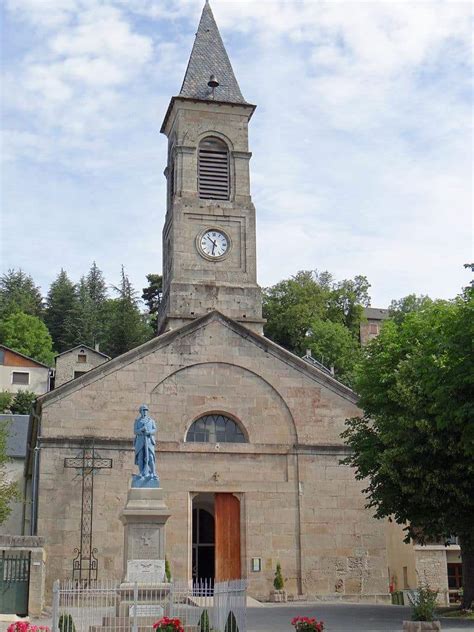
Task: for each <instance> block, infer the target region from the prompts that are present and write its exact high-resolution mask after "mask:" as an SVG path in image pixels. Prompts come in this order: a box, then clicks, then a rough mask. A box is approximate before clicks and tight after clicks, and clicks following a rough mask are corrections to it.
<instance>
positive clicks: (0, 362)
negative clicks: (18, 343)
mask: <svg viewBox="0 0 474 632" xmlns="http://www.w3.org/2000/svg"><path fill="white" fill-rule="evenodd" d="M50 374H51V369H50V368H49V366H47V365H46V364H43V363H42V362H38V361H37V360H33V358H29V357H28V356H26V355H23V354H22V353H19V352H18V351H14V350H13V349H10V348H9V347H6V346H5V345H0V391H9V392H10V393H17V392H18V391H20V390H22V391H32V392H33V393H36V394H37V395H43V393H47V392H48V390H49V380H50Z"/></svg>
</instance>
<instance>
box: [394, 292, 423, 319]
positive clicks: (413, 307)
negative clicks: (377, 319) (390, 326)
mask: <svg viewBox="0 0 474 632" xmlns="http://www.w3.org/2000/svg"><path fill="white" fill-rule="evenodd" d="M432 302H433V301H432V300H431V299H430V297H429V296H425V295H423V294H422V295H421V296H417V295H416V294H408V296H404V297H403V298H401V299H399V300H393V301H392V302H391V303H390V306H389V308H388V311H389V315H390V318H391V319H392V320H394V321H395V322H397V323H398V324H400V323H401V322H402V320H403V319H404V318H405V316H406V315H407V314H410V313H411V312H417V311H420V310H422V309H424V308H425V307H428V306H429V305H431V303H432Z"/></svg>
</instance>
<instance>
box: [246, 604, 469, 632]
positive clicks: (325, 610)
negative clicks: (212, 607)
mask: <svg viewBox="0 0 474 632" xmlns="http://www.w3.org/2000/svg"><path fill="white" fill-rule="evenodd" d="M298 615H300V616H306V617H316V619H317V620H318V621H320V620H321V619H322V620H323V621H324V623H325V632H326V631H327V632H402V621H403V620H404V619H410V608H407V607H404V606H371V605H365V604H347V603H344V604H342V603H337V604H333V603H311V604H309V603H299V604H291V605H289V604H281V605H280V604H278V605H276V604H272V605H271V606H265V607H263V608H249V609H248V610H247V624H248V632H264V631H265V632H291V631H292V630H293V628H292V627H291V625H290V621H291V619H292V618H293V617H296V616H298ZM441 621H442V624H441V625H442V630H443V632H455V631H456V630H471V631H474V621H459V620H458V621H453V620H452V619H441Z"/></svg>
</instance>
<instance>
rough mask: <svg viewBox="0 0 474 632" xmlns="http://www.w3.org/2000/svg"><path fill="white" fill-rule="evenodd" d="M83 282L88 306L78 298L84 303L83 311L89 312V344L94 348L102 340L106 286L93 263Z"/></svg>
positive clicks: (104, 326) (104, 324)
mask: <svg viewBox="0 0 474 632" xmlns="http://www.w3.org/2000/svg"><path fill="white" fill-rule="evenodd" d="M85 282H86V286H87V291H88V294H89V298H90V304H89V301H87V300H85V299H81V298H80V300H82V301H83V303H84V309H87V310H89V317H90V334H91V342H90V343H89V344H90V345H91V346H95V345H96V344H98V343H100V344H102V342H103V339H104V332H105V329H106V323H105V314H104V306H105V302H106V300H107V285H106V283H105V279H104V275H103V273H102V271H101V270H100V269H99V268H98V267H97V264H96V262H95V261H94V262H93V263H92V266H91V269H90V270H89V273H88V275H87V279H86V281H85ZM86 306H87V307H86Z"/></svg>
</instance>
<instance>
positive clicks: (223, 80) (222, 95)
mask: <svg viewBox="0 0 474 632" xmlns="http://www.w3.org/2000/svg"><path fill="white" fill-rule="evenodd" d="M211 75H214V79H215V80H216V82H217V83H218V85H217V87H214V88H212V87H210V86H209V85H208V82H209V80H210V78H211ZM179 96H180V97H188V98H191V99H204V100H216V101H226V102H228V103H247V102H246V101H245V99H244V97H243V96H242V93H241V91H240V88H239V84H238V83H237V79H236V78H235V75H234V71H233V70H232V66H231V64H230V61H229V57H228V56H227V51H226V49H225V47H224V43H223V41H222V38H221V35H220V33H219V29H218V28H217V24H216V21H215V19H214V16H213V14H212V10H211V7H210V5H209V2H208V0H206V4H205V5H204V9H203V10H202V15H201V21H200V22H199V27H198V30H197V33H196V39H195V40H194V46H193V50H192V51H191V57H190V58H189V62H188V67H187V69H186V74H185V75H184V81H183V85H182V86H181V91H180V93H179Z"/></svg>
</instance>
